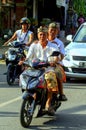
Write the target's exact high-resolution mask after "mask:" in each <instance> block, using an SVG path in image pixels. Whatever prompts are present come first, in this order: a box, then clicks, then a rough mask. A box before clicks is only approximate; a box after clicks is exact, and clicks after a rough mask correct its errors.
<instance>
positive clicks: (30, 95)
mask: <svg viewBox="0 0 86 130" xmlns="http://www.w3.org/2000/svg"><path fill="white" fill-rule="evenodd" d="M29 97H32V98H33V94H31V93H29V92H28V91H24V92H23V95H22V99H24V100H25V99H28V98H29Z"/></svg>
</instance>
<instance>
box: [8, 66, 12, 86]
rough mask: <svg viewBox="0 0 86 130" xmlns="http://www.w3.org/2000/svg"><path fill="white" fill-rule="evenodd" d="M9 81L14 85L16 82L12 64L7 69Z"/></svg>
mask: <svg viewBox="0 0 86 130" xmlns="http://www.w3.org/2000/svg"><path fill="white" fill-rule="evenodd" d="M7 83H8V84H9V85H12V84H13V83H14V78H13V69H12V66H11V65H10V66H9V67H8V69H7Z"/></svg>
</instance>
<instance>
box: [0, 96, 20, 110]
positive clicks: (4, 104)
mask: <svg viewBox="0 0 86 130" xmlns="http://www.w3.org/2000/svg"><path fill="white" fill-rule="evenodd" d="M20 99H21V96H20V97H17V98H14V99H12V100H9V101H7V102H4V103H1V104H0V108H1V107H4V106H6V105H8V104H11V103H13V102H16V101H18V100H20Z"/></svg>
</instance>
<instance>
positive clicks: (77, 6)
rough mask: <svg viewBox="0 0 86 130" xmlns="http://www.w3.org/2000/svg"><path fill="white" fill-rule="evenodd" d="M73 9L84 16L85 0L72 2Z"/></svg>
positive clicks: (85, 9) (85, 14)
mask: <svg viewBox="0 0 86 130" xmlns="http://www.w3.org/2000/svg"><path fill="white" fill-rule="evenodd" d="M73 9H74V10H75V11H76V12H77V13H78V15H79V14H80V13H82V14H83V15H84V16H86V0H73Z"/></svg>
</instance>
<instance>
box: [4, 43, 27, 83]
mask: <svg viewBox="0 0 86 130" xmlns="http://www.w3.org/2000/svg"><path fill="white" fill-rule="evenodd" d="M9 46H11V47H10V48H9V49H8V50H7V51H6V52H5V62H6V66H7V75H6V78H7V83H8V85H12V84H13V83H14V81H15V79H16V78H19V75H20V74H21V72H22V70H21V66H18V62H19V61H20V60H21V59H22V58H24V57H25V54H24V48H25V44H24V43H19V42H17V41H13V42H12V43H9Z"/></svg>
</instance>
